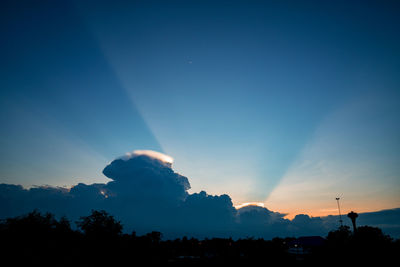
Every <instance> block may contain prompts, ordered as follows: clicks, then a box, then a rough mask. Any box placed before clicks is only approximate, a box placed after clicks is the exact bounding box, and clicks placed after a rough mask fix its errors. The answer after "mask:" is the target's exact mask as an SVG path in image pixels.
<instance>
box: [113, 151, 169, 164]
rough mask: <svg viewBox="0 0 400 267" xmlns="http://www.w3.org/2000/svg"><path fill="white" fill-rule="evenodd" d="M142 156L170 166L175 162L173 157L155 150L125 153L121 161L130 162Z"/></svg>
mask: <svg viewBox="0 0 400 267" xmlns="http://www.w3.org/2000/svg"><path fill="white" fill-rule="evenodd" d="M142 155H145V156H148V157H150V158H154V159H157V160H159V161H161V162H163V163H166V164H168V165H172V163H173V162H174V159H173V158H172V157H171V156H168V155H165V154H163V153H161V152H157V151H153V150H134V151H132V152H127V153H125V155H124V156H122V157H120V159H122V160H129V159H131V158H134V157H137V156H142Z"/></svg>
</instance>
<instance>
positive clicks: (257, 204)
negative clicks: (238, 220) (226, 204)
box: [235, 202, 264, 209]
mask: <svg viewBox="0 0 400 267" xmlns="http://www.w3.org/2000/svg"><path fill="white" fill-rule="evenodd" d="M246 206H257V207H262V208H264V203H263V202H246V203H242V204H240V205H236V206H235V209H240V208H243V207H246Z"/></svg>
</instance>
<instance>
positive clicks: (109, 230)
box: [76, 210, 122, 237]
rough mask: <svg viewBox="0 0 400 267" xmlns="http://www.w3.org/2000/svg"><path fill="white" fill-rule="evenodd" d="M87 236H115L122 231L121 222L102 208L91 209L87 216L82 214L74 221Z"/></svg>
mask: <svg viewBox="0 0 400 267" xmlns="http://www.w3.org/2000/svg"><path fill="white" fill-rule="evenodd" d="M76 224H77V225H78V227H79V228H80V229H81V230H82V231H83V233H84V234H85V235H87V236H88V237H113V236H114V237H115V236H119V235H121V233H122V224H121V223H120V222H119V221H116V220H115V219H114V216H111V215H109V214H108V213H107V212H106V211H104V210H100V211H97V210H92V214H91V215H89V216H83V217H81V218H80V220H79V221H77V222H76Z"/></svg>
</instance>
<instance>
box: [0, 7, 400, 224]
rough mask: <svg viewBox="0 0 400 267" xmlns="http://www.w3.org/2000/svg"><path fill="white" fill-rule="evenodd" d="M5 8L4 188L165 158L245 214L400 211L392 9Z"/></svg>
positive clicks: (83, 178)
mask: <svg viewBox="0 0 400 267" xmlns="http://www.w3.org/2000/svg"><path fill="white" fill-rule="evenodd" d="M1 5H2V8H1V11H0V12H1V16H0V36H1V42H0V56H1V60H0V111H1V112H0V123H1V125H2V127H1V131H0V146H1V150H0V183H7V184H21V185H23V186H25V187H31V186H35V185H37V186H40V185H51V186H66V187H71V186H73V185H76V184H78V183H80V182H83V183H87V184H91V183H106V182H108V181H110V180H109V179H108V178H107V177H106V176H104V175H103V173H102V170H103V168H104V166H106V165H107V164H108V163H109V162H111V161H112V160H114V159H116V158H117V157H120V156H121V155H123V154H124V153H126V152H131V151H133V150H153V151H158V152H161V153H164V154H167V155H169V156H171V157H172V158H173V161H174V165H173V167H174V170H175V171H176V172H178V173H180V174H182V175H184V176H186V177H189V179H190V184H191V189H190V191H189V192H190V193H196V192H197V193H198V192H200V191H202V190H206V191H207V193H209V194H213V195H214V194H218V195H219V194H228V195H229V196H230V197H231V198H232V202H233V204H234V205H239V204H242V203H248V202H257V203H263V204H264V205H265V207H268V209H270V210H274V211H277V212H281V213H282V214H288V216H289V217H293V216H294V215H296V214H300V213H305V214H309V215H312V216H322V215H328V214H337V206H336V205H337V204H336V201H335V197H340V198H341V204H342V208H343V211H344V212H348V211H350V210H356V211H358V212H371V211H378V210H383V209H391V208H397V207H400V116H399V115H400V106H399V104H398V103H399V98H400V75H399V72H400V50H399V49H398V47H400V35H399V34H398V31H399V26H400V19H399V16H398V12H399V11H400V6H399V4H398V3H396V1H385V2H382V1H335V2H333V1H332V2H324V3H321V2H320V1H303V2H299V1H229V2H226V1H168V2H167V1H158V2H155V1H129V2H128V1H18V2H15V1H10V2H7V1H6V2H4V3H2V4H1Z"/></svg>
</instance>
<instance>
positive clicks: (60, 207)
mask: <svg viewBox="0 0 400 267" xmlns="http://www.w3.org/2000/svg"><path fill="white" fill-rule="evenodd" d="M172 162H173V160H172V158H171V157H169V156H167V155H164V154H162V153H158V152H154V151H146V150H144V151H143V150H142V151H134V152H131V153H128V154H126V155H125V156H123V157H121V158H117V159H115V160H114V161H112V162H111V163H110V164H108V165H107V166H106V167H105V168H104V170H103V173H104V175H105V176H107V177H108V178H110V179H111V180H112V181H110V182H108V183H106V184H91V185H87V184H83V183H79V184H77V185H75V186H73V187H72V188H71V189H66V188H61V187H50V186H42V187H35V188H30V189H24V188H23V187H22V186H19V185H9V184H0V203H1V205H0V218H7V217H11V216H18V215H21V214H24V213H27V212H30V211H32V210H33V209H39V210H41V211H49V212H52V213H54V214H56V215H57V216H64V215H65V216H67V217H69V218H71V219H72V220H76V219H77V218H79V216H84V215H87V214H89V212H90V210H92V209H104V210H106V211H108V212H110V213H111V214H113V215H115V216H116V217H117V219H118V220H121V221H122V222H123V224H124V229H125V231H127V232H129V231H132V230H134V231H136V232H138V233H146V232H149V231H153V230H157V231H161V232H163V234H164V236H165V237H166V238H175V237H179V236H183V235H186V236H194V237H199V238H204V237H214V236H219V237H234V238H240V237H248V236H253V237H263V238H273V237H276V236H300V235H322V236H324V235H326V234H327V233H328V231H329V230H332V229H335V228H337V226H338V224H337V222H338V218H337V217H335V216H328V217H323V218H319V217H317V218H312V217H309V216H308V215H297V216H296V217H295V218H294V219H293V220H292V221H290V220H288V219H285V218H284V217H285V215H286V214H282V213H278V212H273V211H270V210H268V209H267V208H265V207H262V206H260V205H258V206H257V205H254V203H253V205H246V206H243V207H240V208H239V207H237V208H235V207H234V206H233V204H232V200H231V198H230V197H229V196H228V195H220V196H213V195H209V194H207V193H206V192H205V191H201V192H199V193H194V194H189V193H188V192H187V191H188V190H189V189H190V183H189V181H188V179H187V178H186V177H185V176H182V175H180V174H178V173H176V172H175V171H174V170H173V169H172ZM376 214H377V215H374V213H369V214H365V215H364V214H360V216H359V221H360V222H361V223H366V222H372V223H371V224H369V225H377V226H380V227H382V229H383V230H386V232H387V233H388V234H392V235H394V236H400V231H399V229H400V226H399V225H398V221H399V215H400V209H398V210H394V211H392V212H386V213H384V214H383V213H376ZM383 215H384V216H383ZM377 216H382V217H385V218H386V220H384V221H383V220H379V219H376V217H377ZM349 223H350V221H349ZM361 225H362V224H361Z"/></svg>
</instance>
